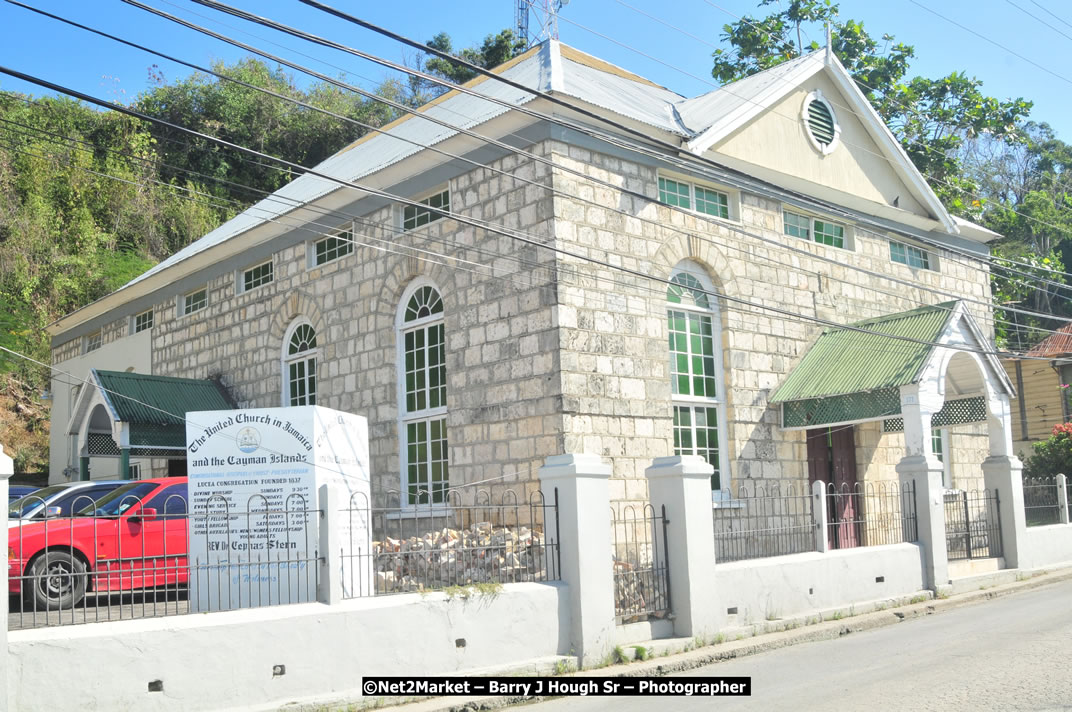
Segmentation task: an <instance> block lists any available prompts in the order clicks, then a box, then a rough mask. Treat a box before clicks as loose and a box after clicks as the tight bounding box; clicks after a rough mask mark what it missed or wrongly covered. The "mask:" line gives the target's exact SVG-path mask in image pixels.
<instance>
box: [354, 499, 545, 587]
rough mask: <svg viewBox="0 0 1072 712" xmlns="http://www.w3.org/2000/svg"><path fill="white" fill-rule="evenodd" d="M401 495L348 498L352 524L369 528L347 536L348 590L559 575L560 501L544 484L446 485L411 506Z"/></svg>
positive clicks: (542, 578) (464, 584)
mask: <svg viewBox="0 0 1072 712" xmlns="http://www.w3.org/2000/svg"><path fill="white" fill-rule="evenodd" d="M401 497H402V494H401V493H399V492H396V491H391V492H388V493H386V494H385V495H380V500H381V501H382V502H383V504H382V505H381V506H372V504H371V503H370V502H369V499H368V498H367V497H366V496H365V495H363V494H355V495H353V496H352V497H351V498H350V500H349V502H347V503H346V508H345V509H344V510H343V511H342V512H341V515H342V516H343V517H344V518H345V519H346V522H347V525H348V526H347V527H346V528H347V530H348V531H358V530H362V529H363V528H364V527H369V528H370V530H369V536H368V537H354V538H351V539H350V540H345V537H344V542H343V546H342V552H341V561H342V564H343V571H342V576H343V597H344V598H358V597H363V596H372V595H376V596H381V595H386V594H396V593H411V592H421V591H433V590H440V589H450V588H452V587H468V586H477V585H482V584H504V583H519V582H530V581H557V580H559V579H560V578H561V574H560V572H559V551H560V549H559V534H558V505H557V502H546V501H544V496H543V494H542V493H541V492H540V491H539V490H537V491H534V492H531V493H528V494H526V493H525V492H524V491H521V492H517V491H515V490H513V489H508V490H505V491H502V492H499V493H492V492H489V491H486V490H448V491H445V492H443V493H442V497H441V498H439V497H437V499H440V501H439V502H438V503H437V502H433V501H432V500H433V499H434V498H432V497H426V496H419V497H415V499H416V500H417V501H418V502H420V504H416V505H412V506H409V505H406V504H404V503H403V502H402V501H401ZM369 542H371V543H369Z"/></svg>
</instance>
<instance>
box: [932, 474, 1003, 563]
mask: <svg viewBox="0 0 1072 712" xmlns="http://www.w3.org/2000/svg"><path fill="white" fill-rule="evenodd" d="M944 504H945V541H946V551H947V552H948V555H949V560H950V561H961V560H965V559H983V558H990V557H998V556H1002V546H1001V502H1000V500H999V498H998V492H997V490H989V489H985V490H964V491H959V492H950V493H949V494H946V495H945V502H944Z"/></svg>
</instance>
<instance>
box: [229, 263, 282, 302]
mask: <svg viewBox="0 0 1072 712" xmlns="http://www.w3.org/2000/svg"><path fill="white" fill-rule="evenodd" d="M265 265H271V268H272V276H271V279H269V280H268V281H267V282H261V283H260V284H257V285H254V286H252V287H249V288H247V287H246V275H247V274H249V273H250V272H252V271H253V270H255V269H257V268H259V267H263V266H265ZM274 281H275V262H274V260H272V259H267V260H262V261H260V262H258V263H256V264H252V265H250V266H249V267H246V268H244V269H240V270H238V272H237V273H236V274H235V292H236V293H237V294H245V293H247V292H255V291H256V290H258V289H260V288H262V287H267V286H268V285H269V284H271V283H272V282H274Z"/></svg>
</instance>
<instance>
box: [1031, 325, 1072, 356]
mask: <svg viewBox="0 0 1072 712" xmlns="http://www.w3.org/2000/svg"><path fill="white" fill-rule="evenodd" d="M1068 354H1072V322H1069V323H1067V324H1065V325H1064V326H1062V327H1061V328H1060V329H1058V330H1057V331H1055V332H1054V333H1052V334H1050V335H1049V336H1048V337H1046V338H1045V339H1043V340H1042V341H1040V342H1039V343H1038V344H1037V345H1036V346H1035V348H1033V349H1031V350H1030V351H1028V352H1027V353H1026V354H1024V355H1025V356H1038V357H1042V358H1056V357H1058V356H1067V355H1068Z"/></svg>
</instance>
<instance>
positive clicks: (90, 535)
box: [7, 477, 189, 610]
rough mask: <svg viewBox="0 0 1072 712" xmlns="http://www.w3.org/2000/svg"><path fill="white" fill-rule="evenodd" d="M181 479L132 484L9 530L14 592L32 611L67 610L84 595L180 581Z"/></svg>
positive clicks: (185, 572) (183, 539)
mask: <svg viewBox="0 0 1072 712" xmlns="http://www.w3.org/2000/svg"><path fill="white" fill-rule="evenodd" d="M186 500H187V487H186V478H185V477H168V478H161V479H151V480H139V481H136V482H131V483H129V484H127V485H124V486H122V487H120V488H119V489H117V490H115V491H113V492H112V493H111V494H109V495H107V496H106V497H103V498H102V499H99V500H97V502H95V503H94V504H92V505H90V506H88V507H86V508H85V509H83V510H81V511H79V512H78V513H76V514H75V515H74V516H73V517H71V518H69V519H49V520H46V521H42V522H32V523H27V524H24V525H22V526H20V527H16V528H13V529H11V530H9V531H8V537H9V538H8V550H7V556H8V578H9V588H10V592H11V593H12V594H21V595H23V596H24V597H25V598H26V599H27V601H28V602H29V603H31V605H34V606H36V609H37V610H58V609H63V608H72V607H74V606H76V605H78V603H79V602H80V601H81V600H82V599H83V598H84V597H85V595H86V593H87V592H89V591H93V592H96V593H118V592H120V591H132V590H137V589H144V588H153V587H156V586H166V585H178V584H185V583H187V581H188V579H189V567H188V565H187V557H186V554H187V547H188V544H187V535H186V530H187V515H186V512H187V507H186Z"/></svg>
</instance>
